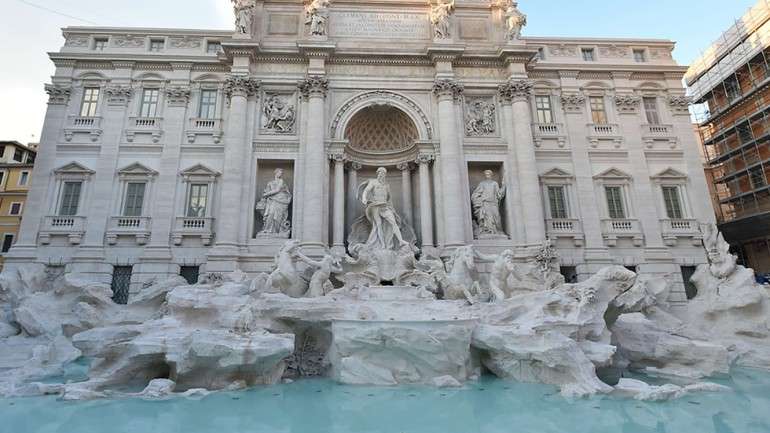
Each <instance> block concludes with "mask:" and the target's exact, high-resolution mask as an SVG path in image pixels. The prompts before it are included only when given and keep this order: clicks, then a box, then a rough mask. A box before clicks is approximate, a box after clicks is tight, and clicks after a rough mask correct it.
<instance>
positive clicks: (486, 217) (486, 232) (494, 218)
mask: <svg viewBox="0 0 770 433" xmlns="http://www.w3.org/2000/svg"><path fill="white" fill-rule="evenodd" d="M493 176H494V173H493V172H492V170H485V171H484V178H485V179H484V180H483V181H481V183H479V185H478V186H477V187H476V189H475V190H474V191H473V194H472V195H471V203H472V205H473V217H474V219H475V222H476V227H474V228H475V232H476V233H475V234H476V238H482V237H485V236H505V232H504V231H503V220H502V217H501V216H500V201H501V200H502V199H503V198H504V197H505V191H506V189H505V186H503V187H500V184H498V183H497V181H495V180H494V179H493Z"/></svg>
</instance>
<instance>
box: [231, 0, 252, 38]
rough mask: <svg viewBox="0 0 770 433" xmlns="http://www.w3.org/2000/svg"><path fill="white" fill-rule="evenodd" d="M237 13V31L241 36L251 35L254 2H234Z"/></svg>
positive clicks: (245, 0)
mask: <svg viewBox="0 0 770 433" xmlns="http://www.w3.org/2000/svg"><path fill="white" fill-rule="evenodd" d="M232 3H233V12H234V13H235V30H236V31H237V32H238V33H240V34H249V33H251V19H252V15H253V13H254V0H232Z"/></svg>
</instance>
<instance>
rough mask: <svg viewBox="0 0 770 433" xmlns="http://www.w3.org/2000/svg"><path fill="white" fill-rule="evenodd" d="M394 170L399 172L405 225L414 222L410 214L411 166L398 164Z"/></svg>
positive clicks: (412, 215)
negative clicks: (396, 169)
mask: <svg viewBox="0 0 770 433" xmlns="http://www.w3.org/2000/svg"><path fill="white" fill-rule="evenodd" d="M396 168H398V169H399V170H401V202H402V203H403V207H404V219H406V221H407V223H409V224H412V223H413V222H414V213H413V212H412V164H410V163H408V162H405V163H402V164H399V165H398V166H397V167H396Z"/></svg>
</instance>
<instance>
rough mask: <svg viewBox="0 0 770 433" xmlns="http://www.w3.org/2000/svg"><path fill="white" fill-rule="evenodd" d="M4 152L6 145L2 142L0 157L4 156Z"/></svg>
mask: <svg viewBox="0 0 770 433" xmlns="http://www.w3.org/2000/svg"><path fill="white" fill-rule="evenodd" d="M4 154H5V145H4V144H0V158H2V157H3V155H4Z"/></svg>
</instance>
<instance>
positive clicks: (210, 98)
mask: <svg viewBox="0 0 770 433" xmlns="http://www.w3.org/2000/svg"><path fill="white" fill-rule="evenodd" d="M216 113H217V91H216V90H214V89H204V90H202V91H201V106H200V108H199V109H198V117H200V118H201V119H214V118H216Z"/></svg>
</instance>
